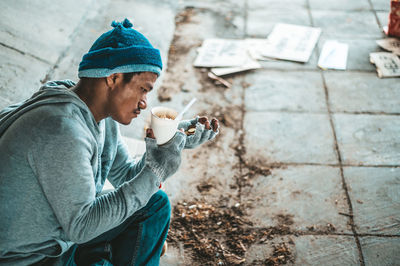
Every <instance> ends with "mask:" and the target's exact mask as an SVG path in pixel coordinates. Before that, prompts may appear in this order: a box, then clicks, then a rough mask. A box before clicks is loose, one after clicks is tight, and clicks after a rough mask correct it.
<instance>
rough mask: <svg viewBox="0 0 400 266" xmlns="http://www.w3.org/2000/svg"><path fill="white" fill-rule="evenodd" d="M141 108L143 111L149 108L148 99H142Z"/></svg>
mask: <svg viewBox="0 0 400 266" xmlns="http://www.w3.org/2000/svg"><path fill="white" fill-rule="evenodd" d="M139 108H140V109H142V110H143V109H146V108H147V100H146V99H141V100H140V101H139Z"/></svg>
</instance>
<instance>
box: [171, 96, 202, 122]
mask: <svg viewBox="0 0 400 266" xmlns="http://www.w3.org/2000/svg"><path fill="white" fill-rule="evenodd" d="M196 100H197V99H196V98H193V99H192V100H191V101H190V102H189V103H188V104H187V105H186V106H185V108H183V110H182V111H181V112H180V113H179V114H178V115H177V116H176V117H175V119H174V120H177V121H179V120H181V119H182V116H183V114H184V113H186V111H187V110H189V108H190V107H191V106H192V104H194V102H195V101H196Z"/></svg>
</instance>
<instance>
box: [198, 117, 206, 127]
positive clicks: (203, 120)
mask: <svg viewBox="0 0 400 266" xmlns="http://www.w3.org/2000/svg"><path fill="white" fill-rule="evenodd" d="M207 121H208V118H207V117H206V116H202V117H200V118H199V123H200V124H203V125H204V124H205V123H206V122H207Z"/></svg>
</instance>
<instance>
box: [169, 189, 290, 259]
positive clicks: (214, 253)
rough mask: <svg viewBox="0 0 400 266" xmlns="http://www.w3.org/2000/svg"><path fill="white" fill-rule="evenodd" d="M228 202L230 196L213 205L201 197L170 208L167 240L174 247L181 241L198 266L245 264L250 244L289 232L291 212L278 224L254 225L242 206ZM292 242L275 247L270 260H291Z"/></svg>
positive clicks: (262, 241) (281, 218)
mask: <svg viewBox="0 0 400 266" xmlns="http://www.w3.org/2000/svg"><path fill="white" fill-rule="evenodd" d="M228 204H229V197H221V198H220V199H219V200H218V201H217V202H213V203H212V204H210V203H208V202H205V201H204V200H203V201H201V200H193V201H190V202H178V204H177V205H176V206H175V207H174V209H173V218H172V220H171V226H170V232H169V234H168V239H167V241H168V242H169V243H171V244H173V245H176V246H178V245H179V243H183V245H184V248H185V249H186V250H187V251H189V254H190V256H191V258H192V259H193V261H196V262H199V263H201V265H241V264H244V263H245V254H246V252H247V250H248V248H249V247H250V246H251V245H252V244H254V243H258V244H261V243H266V242H267V241H268V240H271V239H273V238H274V237H275V236H276V235H288V234H292V232H291V230H290V228H289V225H291V224H293V220H292V216H290V215H283V214H282V215H278V216H277V219H278V220H279V221H280V224H279V226H276V227H268V228H256V227H253V223H252V222H251V221H250V220H249V219H247V218H245V217H247V213H246V210H245V208H244V207H243V206H242V205H240V204H239V203H236V204H234V205H233V206H230V205H228ZM293 244H294V243H293V241H289V243H287V244H285V243H282V244H281V245H279V246H276V247H275V246H274V252H273V254H272V257H271V258H269V259H271V260H270V261H276V263H284V262H288V261H291V260H292V257H291V251H290V249H289V245H293ZM282 256H283V257H282ZM274 258H275V259H274ZM266 261H267V260H266ZM266 261H265V263H266ZM268 263H270V262H268ZM265 265H278V264H265Z"/></svg>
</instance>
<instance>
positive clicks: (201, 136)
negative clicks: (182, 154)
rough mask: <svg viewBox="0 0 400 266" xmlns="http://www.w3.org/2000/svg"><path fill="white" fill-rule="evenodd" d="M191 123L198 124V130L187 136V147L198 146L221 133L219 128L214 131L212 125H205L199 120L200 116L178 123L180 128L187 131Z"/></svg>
mask: <svg viewBox="0 0 400 266" xmlns="http://www.w3.org/2000/svg"><path fill="white" fill-rule="evenodd" d="M191 125H196V131H195V133H194V134H193V135H189V136H186V143H185V149H193V148H196V147H197V146H199V145H201V144H203V143H204V142H206V141H208V140H212V139H213V138H215V136H216V135H218V133H219V130H217V132H214V131H213V128H212V127H211V129H206V128H205V126H204V125H203V124H201V123H200V122H199V117H196V118H194V119H191V120H183V121H181V122H180V123H179V124H178V128H179V129H181V128H183V129H184V130H185V131H187V130H188V128H189V126H191Z"/></svg>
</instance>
